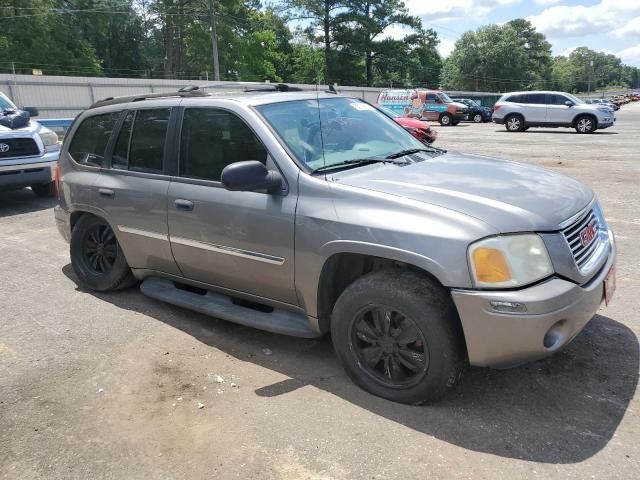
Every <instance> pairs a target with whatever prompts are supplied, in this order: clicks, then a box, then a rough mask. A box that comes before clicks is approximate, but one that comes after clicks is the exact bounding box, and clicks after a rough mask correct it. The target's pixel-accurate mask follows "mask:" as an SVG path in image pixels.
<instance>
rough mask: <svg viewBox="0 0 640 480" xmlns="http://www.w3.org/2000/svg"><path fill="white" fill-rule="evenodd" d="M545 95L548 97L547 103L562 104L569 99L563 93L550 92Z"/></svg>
mask: <svg viewBox="0 0 640 480" xmlns="http://www.w3.org/2000/svg"><path fill="white" fill-rule="evenodd" d="M547 97H548V98H549V100H548V101H549V105H564V103H565V102H568V101H569V99H568V98H567V97H565V96H564V95H555V94H550V95H547Z"/></svg>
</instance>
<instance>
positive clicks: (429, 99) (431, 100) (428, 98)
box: [424, 93, 439, 103]
mask: <svg viewBox="0 0 640 480" xmlns="http://www.w3.org/2000/svg"><path fill="white" fill-rule="evenodd" d="M424 103H439V100H438V98H437V97H436V96H435V95H434V94H433V93H429V94H427V96H426V98H425V100H424Z"/></svg>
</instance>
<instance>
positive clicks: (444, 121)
mask: <svg viewBox="0 0 640 480" xmlns="http://www.w3.org/2000/svg"><path fill="white" fill-rule="evenodd" d="M439 121H440V125H442V126H443V127H448V126H450V125H451V124H452V123H453V118H452V117H451V115H449V114H448V113H445V114H443V115H441V116H440V120H439Z"/></svg>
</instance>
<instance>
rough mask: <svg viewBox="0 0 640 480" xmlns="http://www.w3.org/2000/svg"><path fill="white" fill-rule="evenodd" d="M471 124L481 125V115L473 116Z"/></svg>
mask: <svg viewBox="0 0 640 480" xmlns="http://www.w3.org/2000/svg"><path fill="white" fill-rule="evenodd" d="M473 122H474V123H482V115H481V114H480V113H476V114H475V115H474V116H473Z"/></svg>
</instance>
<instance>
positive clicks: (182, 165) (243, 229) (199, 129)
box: [168, 107, 297, 304]
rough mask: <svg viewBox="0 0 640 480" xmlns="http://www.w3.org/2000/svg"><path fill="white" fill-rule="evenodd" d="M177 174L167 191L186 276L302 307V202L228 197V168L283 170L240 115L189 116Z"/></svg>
mask: <svg viewBox="0 0 640 480" xmlns="http://www.w3.org/2000/svg"><path fill="white" fill-rule="evenodd" d="M179 143H180V155H179V176H178V177H177V178H174V180H173V181H172V182H171V185H170V187H169V196H168V209H169V210H168V220H169V232H170V240H171V248H172V251H173V255H174V258H175V259H176V262H177V264H178V266H179V267H180V270H181V271H182V273H183V275H184V276H185V277H187V278H190V279H193V280H198V281H201V282H205V283H208V284H211V285H215V286H219V287H224V288H227V289H231V290H236V291H240V292H245V293H249V294H252V295H257V296H260V297H264V298H269V299H272V300H277V301H281V302H285V303H290V304H297V299H296V294H295V287H294V281H293V274H294V269H293V253H294V222H295V209H296V203H297V197H296V196H295V195H286V194H285V193H284V192H283V193H275V194H267V193H259V192H230V191H228V190H225V189H224V188H223V187H222V184H221V183H220V175H221V173H222V170H223V168H224V167H225V166H227V165H229V164H231V163H235V162H239V161H245V160H259V161H261V162H263V163H265V164H266V165H267V168H269V169H270V170H276V169H277V167H276V165H275V164H274V163H273V161H272V160H271V159H270V157H269V155H268V152H267V150H266V149H265V147H264V146H263V144H262V142H261V141H260V140H259V138H258V137H257V136H256V135H255V134H254V133H253V131H252V130H251V128H249V126H248V125H247V124H246V123H245V121H244V120H242V119H241V118H240V117H238V116H237V115H235V114H234V113H231V112H229V111H227V110H223V109H218V108H206V107H193V108H186V109H185V110H184V117H183V121H182V129H181V132H180V142H179Z"/></svg>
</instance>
